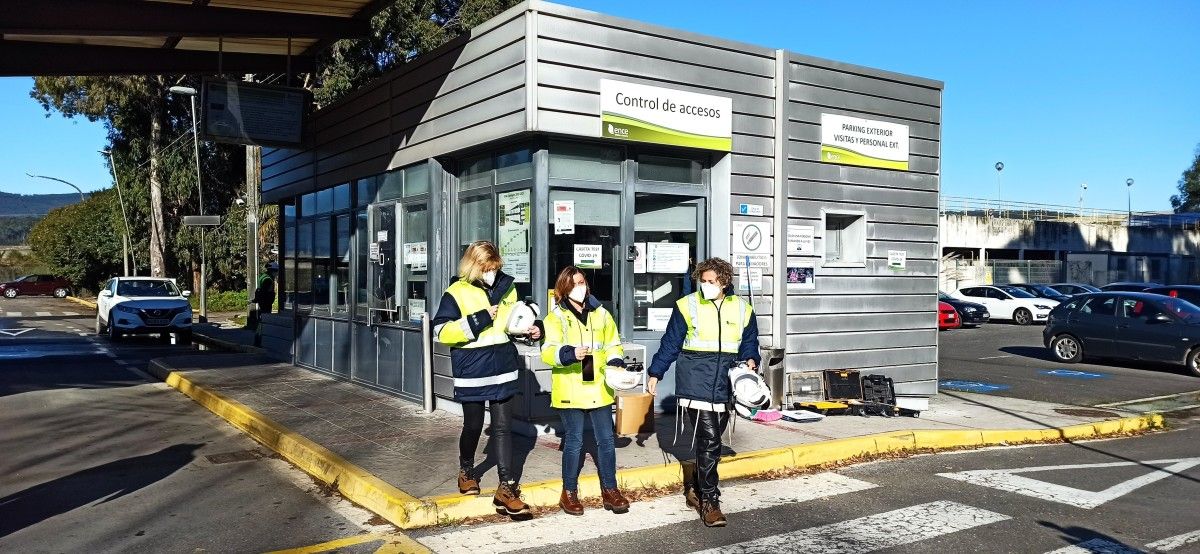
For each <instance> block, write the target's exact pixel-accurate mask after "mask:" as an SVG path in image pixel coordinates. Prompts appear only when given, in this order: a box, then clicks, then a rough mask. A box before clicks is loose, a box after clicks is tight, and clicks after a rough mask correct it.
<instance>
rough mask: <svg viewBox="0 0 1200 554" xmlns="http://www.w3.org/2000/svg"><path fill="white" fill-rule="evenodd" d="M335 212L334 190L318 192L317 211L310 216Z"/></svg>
mask: <svg viewBox="0 0 1200 554" xmlns="http://www.w3.org/2000/svg"><path fill="white" fill-rule="evenodd" d="M331 211H333V189H325V190H319V191H317V210H316V211H315V212H313V213H312V214H309V215H321V214H327V213H329V212H331Z"/></svg>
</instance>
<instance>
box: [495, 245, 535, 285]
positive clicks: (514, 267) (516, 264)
mask: <svg viewBox="0 0 1200 554" xmlns="http://www.w3.org/2000/svg"><path fill="white" fill-rule="evenodd" d="M500 259H501V261H503V262H504V272H505V273H507V274H509V275H512V276H513V279H514V280H515V281H516V282H518V283H528V282H529V253H528V252H521V253H519V254H502V255H501V256H500Z"/></svg>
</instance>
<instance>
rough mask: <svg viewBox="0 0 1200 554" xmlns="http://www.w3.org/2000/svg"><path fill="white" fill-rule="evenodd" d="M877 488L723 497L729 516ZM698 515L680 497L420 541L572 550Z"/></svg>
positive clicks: (839, 481)
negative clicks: (621, 510) (585, 543)
mask: <svg viewBox="0 0 1200 554" xmlns="http://www.w3.org/2000/svg"><path fill="white" fill-rule="evenodd" d="M875 486H876V485H874V484H872V483H868V482H866V481H860V480H858V479H852V478H850V477H846V476H844V475H839V474H836V473H820V474H816V475H805V476H801V477H796V478H794V479H787V480H782V481H762V482H755V483H745V484H740V485H734V486H732V487H727V488H725V489H724V490H722V491H721V507H722V508H723V509H724V510H725V511H726V512H725V513H727V514H729V513H735V512H737V511H747V510H757V509H761V508H770V507H772V506H779V505H783V504H792V503H796V502H806V501H809V500H815V499H817V498H823V497H827V496H834V495H838V494H845V493H851V492H858V491H862V490H867V489H871V488H875ZM697 518H698V516H697V515H696V512H695V511H694V510H692V509H691V508H688V507H687V506H686V505H685V504H684V502H683V498H682V497H680V496H679V495H672V496H669V497H663V498H656V499H654V500H649V501H646V502H636V503H634V504H633V505H632V506H630V508H629V513H627V514H621V515H616V514H613V513H611V512H609V511H607V510H599V509H589V510H588V511H587V513H586V514H584V516H583V517H576V516H571V515H567V514H564V513H562V512H558V513H555V514H553V515H549V516H546V517H540V518H537V519H533V520H529V521H521V522H515V523H502V524H498V525H489V526H484V527H475V528H468V529H464V530H461V531H453V532H449V533H443V534H440V535H431V536H428V537H423V538H420V539H418V541H420V542H421V543H422V544H424V545H425V546H427V547H429V548H430V549H431V550H433V551H434V552H439V553H440V552H473V553H474V552H510V551H513V550H524V549H535V548H544V547H547V546H552V545H560V544H569V543H573V542H576V541H584V540H589V539H595V538H599V537H607V536H611V535H616V534H618V533H627V532H633V531H643V530H646V529H653V528H656V527H662V526H664V525H672V524H676V523H681V522H684V521H695V520H696V519H697Z"/></svg>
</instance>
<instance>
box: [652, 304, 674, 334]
mask: <svg viewBox="0 0 1200 554" xmlns="http://www.w3.org/2000/svg"><path fill="white" fill-rule="evenodd" d="M673 311H675V309H674V308H650V309H649V310H647V311H646V328H648V329H650V330H651V331H666V330H667V323H668V322H670V321H671V312H673Z"/></svg>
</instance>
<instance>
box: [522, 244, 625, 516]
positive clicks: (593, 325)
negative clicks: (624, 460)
mask: <svg viewBox="0 0 1200 554" xmlns="http://www.w3.org/2000/svg"><path fill="white" fill-rule="evenodd" d="M554 300H555V305H554V309H553V310H551V311H550V313H549V314H547V315H546V322H545V328H546V342H545V343H544V344H543V345H542V361H544V362H546V363H547V364H549V365H550V366H551V367H552V368H554V372H553V375H552V376H551V379H552V382H551V388H550V405H551V406H552V407H554V408H556V409H557V410H558V415H559V417H560V418H561V419H562V422H563V428H564V430H565V436H564V437H563V444H562V477H563V490H562V494H561V495H560V496H559V500H558V504H559V506H560V507H562V509H563V511H564V512H566V513H568V514H571V515H582V514H583V504H582V503H580V501H579V470H580V468H581V466H582V465H583V464H582V461H583V459H582V457H581V455H582V452H583V427H584V420H590V421H591V422H592V429H593V430H594V434H595V437H596V469H597V473H599V474H600V497H601V502H602V504H603V505H604V509H606V510H612V512H613V513H617V514H623V513H625V512H628V511H629V501H628V500H626V499H625V496H624V495H622V494H621V490H620V489H618V488H617V453H616V446H615V444H614V437H613V420H612V408H611V406H612V404H613V390H612V389H611V388H609V386H608V384H607V383H605V380H604V372H605V368H606V367H607V366H613V367H625V360H624V357H625V350H624V349H623V348H622V347H621V335H620V333H618V332H617V322H616V321H614V320H613V317H612V314H610V313H608V310H605V309H604V307H603V306H601V305H600V301H599V300H597V299H596V297H595V296H592V295H591V294H590V291H589V290H588V284H587V278H586V277H584V275H583V272H582V271H580V270H579V268H577V267H575V266H568V267H566V268H565V269H563V270H562V272H560V273H559V274H558V280H557V282H556V283H555V285H554Z"/></svg>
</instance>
